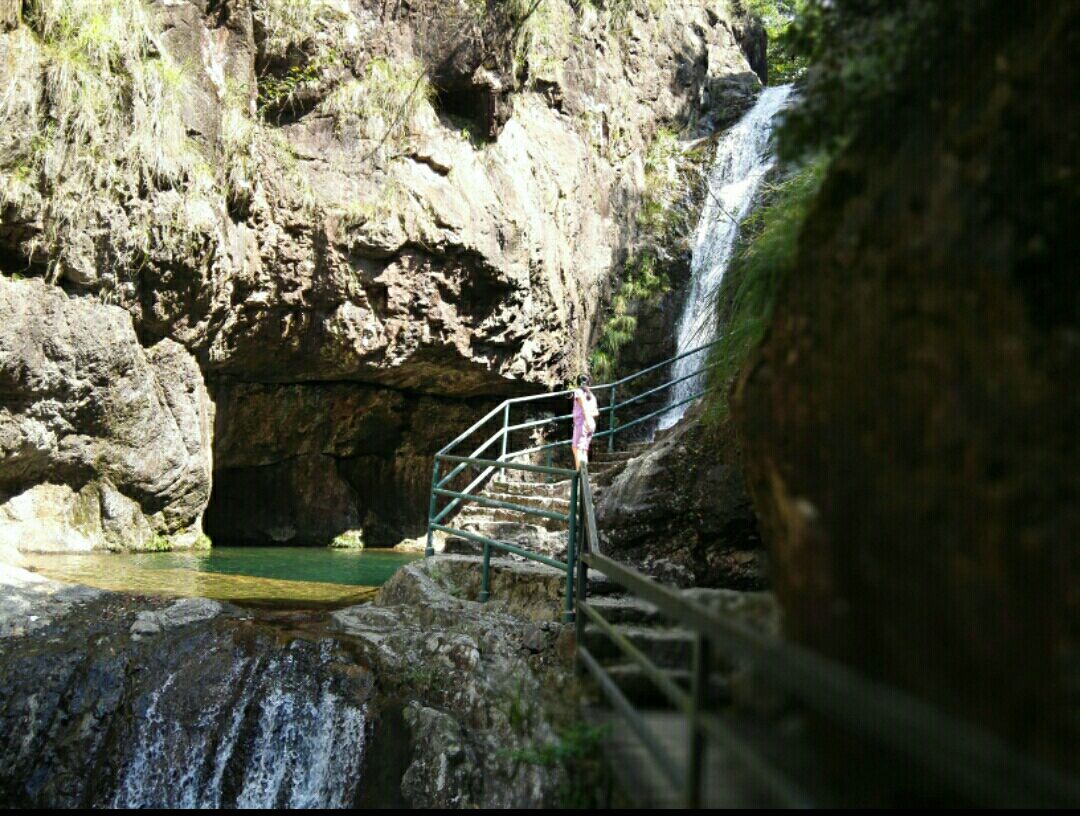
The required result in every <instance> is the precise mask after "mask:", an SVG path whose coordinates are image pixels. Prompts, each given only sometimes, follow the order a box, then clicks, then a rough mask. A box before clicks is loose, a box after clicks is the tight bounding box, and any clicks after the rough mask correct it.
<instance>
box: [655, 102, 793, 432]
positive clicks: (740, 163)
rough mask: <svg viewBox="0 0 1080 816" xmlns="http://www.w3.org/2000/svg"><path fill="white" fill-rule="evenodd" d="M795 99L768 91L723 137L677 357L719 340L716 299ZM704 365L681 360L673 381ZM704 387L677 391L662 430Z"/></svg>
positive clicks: (697, 382) (687, 383)
mask: <svg viewBox="0 0 1080 816" xmlns="http://www.w3.org/2000/svg"><path fill="white" fill-rule="evenodd" d="M790 95H791V86H790V85H779V86H777V87H774V88H766V89H765V90H764V91H762V93H761V96H759V97H758V100H757V102H756V103H755V104H754V107H753V108H751V109H750V111H749V112H748V113H747V114H746V115H745V116H743V118H742V119H740V120H739V122H738V123H737V124H736V125H734V126H733V127H732V128H730V129H729V130H728V131H727V132H726V133H725V134H724V136H723V138H722V139H721V140H720V142H719V144H717V146H716V157H715V158H714V159H713V163H712V167H711V168H710V169H709V177H708V181H707V185H708V193H707V195H706V199H705V205H704V207H703V209H702V212H701V219H700V220H699V221H698V226H697V231H696V233H695V237H694V252H693V258H692V259H691V262H690V291H689V292H687V295H686V305H685V306H684V307H683V313H682V316H681V317H680V318H679V325H678V330H677V338H678V346H677V352H676V353H677V354H682V353H683V352H686V351H690V350H691V349H693V348H696V347H697V346H700V345H703V344H705V343H708V342H709V341H710V340H712V339H713V337H714V336H715V334H716V329H717V326H716V309H715V307H714V303H713V293H715V292H716V291H717V288H718V287H719V286H720V281H721V280H722V279H723V277H724V272H726V271H727V268H728V265H729V264H730V262H731V256H732V251H733V250H734V247H735V240H736V238H738V235H739V224H740V222H741V221H742V219H743V218H745V217H746V214H747V212H748V211H749V209H750V206H751V204H752V203H753V200H754V196H755V194H756V193H757V191H758V188H759V187H760V186H761V180H762V179H763V178H764V176H765V174H766V173H767V172H768V170H769V168H770V167H772V164H773V159H772V156H771V154H770V151H769V141H770V137H771V136H772V131H773V125H774V120H775V118H776V114H777V113H779V112H780V111H781V110H782V109H783V108H784V106H785V105H786V104H787V101H788V98H789V97H790ZM705 360H706V352H704V351H702V352H700V353H698V354H691V355H688V356H687V357H684V358H683V359H681V360H677V361H676V362H675V364H674V366H673V368H672V379H677V378H679V377H689V375H690V374H692V373H693V372H694V371H695V370H697V369H699V368H701V367H702V366H703V365H704V364H705ZM701 387H702V377H701V375H699V376H696V377H689V379H686V380H683V381H682V382H680V383H677V384H676V385H675V386H673V387H672V389H671V395H670V397H669V399H668V405H670V406H672V407H671V408H670V409H669V410H668V411H667V412H666V413H664V414H662V415H661V417H660V424H659V427H660V428H661V429H664V428H670V427H671V426H672V425H674V424H675V423H676V422H678V421H679V420H680V419H682V416H683V414H684V413H686V409H687V407H689V406H688V404H687V403H685V401H686V400H688V399H689V398H690V397H692V396H693V395H694V394H696V393H698V392H699V391H700V390H701ZM679 403H684V404H682V405H680V404H679Z"/></svg>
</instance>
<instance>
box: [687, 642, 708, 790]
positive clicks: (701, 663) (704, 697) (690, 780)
mask: <svg viewBox="0 0 1080 816" xmlns="http://www.w3.org/2000/svg"><path fill="white" fill-rule="evenodd" d="M693 661H694V662H693V666H692V668H691V677H690V683H691V686H690V712H689V717H690V722H689V723H688V729H687V738H688V739H689V740H690V745H689V752H688V754H687V756H688V757H689V760H688V762H687V767H686V790H685V791H684V792H683V797H684V804H685V806H686V807H688V808H694V809H695V810H696V809H697V808H700V807H701V800H702V798H703V797H702V791H701V785H702V780H703V777H702V773H701V771H702V765H703V764H704V762H705V749H706V745H705V732H704V729H702V727H701V714H702V712H703V711H704V710H705V709H707V707H708V694H709V663H710V646H709V641H707V640H706V639H705V636H704V635H703V634H702V633H701V632H697V633H696V634H695V635H694V657H693Z"/></svg>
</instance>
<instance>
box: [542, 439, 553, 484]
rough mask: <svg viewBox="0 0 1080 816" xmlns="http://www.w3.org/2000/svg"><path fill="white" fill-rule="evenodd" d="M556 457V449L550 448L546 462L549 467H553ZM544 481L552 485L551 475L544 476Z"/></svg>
mask: <svg viewBox="0 0 1080 816" xmlns="http://www.w3.org/2000/svg"><path fill="white" fill-rule="evenodd" d="M554 455H555V449H554V448H548V449H547V456H546V457H545V462H546V464H547V466H548V467H551V462H552V460H553V459H554ZM544 481H545V482H547V483H548V484H551V474H550V473H545V474H544Z"/></svg>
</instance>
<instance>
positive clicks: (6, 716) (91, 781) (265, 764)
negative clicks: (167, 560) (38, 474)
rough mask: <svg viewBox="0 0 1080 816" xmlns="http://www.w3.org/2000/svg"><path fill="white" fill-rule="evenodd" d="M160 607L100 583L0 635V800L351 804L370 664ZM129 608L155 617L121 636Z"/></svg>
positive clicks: (284, 635) (314, 644)
mask: <svg viewBox="0 0 1080 816" xmlns="http://www.w3.org/2000/svg"><path fill="white" fill-rule="evenodd" d="M159 603H160V602H153V601H146V600H141V601H139V600H134V599H130V598H125V597H123V596H117V595H112V594H109V593H102V594H99V597H97V598H95V599H93V600H91V601H88V602H87V606H85V608H84V609H83V613H82V614H80V615H68V616H66V617H64V618H62V619H57V620H56V621H54V622H53V624H52V625H51V626H49V627H48V628H47V629H46V630H42V633H41V635H42V636H40V637H33V638H6V639H0V797H2V799H3V801H4V802H5V803H7V804H9V805H11V806H21V807H39V808H43V807H44V808H59V807H156V808H163V807H186V808H194V807H200V808H218V807H241V806H242V807H286V806H291V807H334V808H341V807H346V806H350V805H352V804H353V803H354V802H355V800H356V797H357V793H358V789H359V785H360V782H361V777H360V769H361V766H362V764H363V760H364V756H365V751H366V741H367V731H366V729H367V724H368V719H367V717H368V707H369V705H370V702H371V692H372V678H371V675H370V674H369V673H368V672H367V671H365V670H364V669H363V668H362V667H361V666H359V665H357V664H356V662H355V660H354V659H353V658H352V657H351V656H350V655H349V654H348V652H346V651H343V650H342V649H340V648H339V647H338V645H337V644H336V643H335V642H334V640H333V639H331V638H327V637H325V636H322V637H320V636H319V635H318V633H317V632H316V633H314V634H313V635H312V636H310V637H304V636H297V635H296V634H295V633H293V632H290V631H289V630H288V629H280V628H277V627H275V625H274V623H273V621H264V620H253V619H250V618H249V619H248V620H241V619H239V618H237V617H233V616H216V617H214V618H208V617H207V616H206V613H208V612H210V611H211V610H212V606H211V604H210V603H207V602H205V601H201V600H199V599H193V602H191V603H183V604H174V605H172V606H168V607H165V606H164V605H160V608H153V607H155V606H158V605H159ZM148 605H149V606H150V607H151V608H150V609H147V608H146V607H147V606H148ZM133 608H134V609H138V610H139V611H140V612H141V613H143V614H145V613H147V612H152V613H154V614H156V615H157V616H158V617H157V618H156V620H157V621H158V622H160V623H161V624H162V627H161V631H160V632H159V633H158V634H156V635H155V636H154V637H153V638H152V639H151V640H148V641H143V640H141V639H140V638H138V637H132V636H130V635H129V631H128V630H129V628H130V627H131V622H132V620H131V619H132V610H133ZM143 619H144V618H143V617H142V615H140V618H139V620H143ZM174 624H175V625H174ZM181 726H182V727H181Z"/></svg>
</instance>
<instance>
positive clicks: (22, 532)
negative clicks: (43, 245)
mask: <svg viewBox="0 0 1080 816" xmlns="http://www.w3.org/2000/svg"><path fill="white" fill-rule="evenodd" d="M212 421H213V406H212V405H211V403H210V401H209V398H208V395H207V392H206V388H205V386H204V385H203V382H202V376H201V374H200V372H199V368H198V366H197V365H196V363H195V360H194V359H193V358H192V357H191V355H190V354H188V353H187V352H186V351H185V350H184V349H183V348H182V347H181V346H179V345H178V344H177V343H175V342H173V341H171V340H162V341H160V342H159V343H157V344H155V345H154V346H152V347H151V348H149V349H144V348H143V347H142V346H140V345H139V342H138V339H137V338H136V335H135V331H134V328H133V327H132V321H131V316H130V315H129V314H128V313H127V312H125V311H124V310H122V309H119V308H116V307H111V306H103V305H101V304H99V303H96V302H94V301H93V300H91V299H89V298H72V297H69V296H68V295H66V294H64V292H63V291H61V290H60V289H58V288H56V287H52V286H47V285H46V284H45V283H43V282H42V281H21V282H14V281H10V280H7V279H5V278H0V460H2V462H3V465H2V466H0V550H2V551H4V552H6V553H7V554H8V556H10V555H11V553H12V552H13V551H15V550H23V551H39V552H40V551H51V550H61V551H63V550H90V549H129V550H138V549H150V548H154V547H159V546H161V542H162V541H163V540H164V539H166V538H167V539H168V541H169V542H170V543H171V545H172V546H194V545H195V544H197V543H198V541H199V537H200V535H201V519H202V512H203V509H204V508H205V506H206V502H207V500H208V498H209V495H210V478H211V464H210V442H211V428H212Z"/></svg>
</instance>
